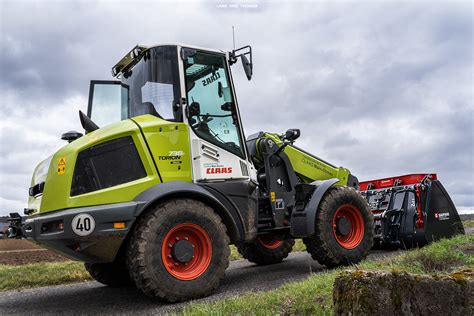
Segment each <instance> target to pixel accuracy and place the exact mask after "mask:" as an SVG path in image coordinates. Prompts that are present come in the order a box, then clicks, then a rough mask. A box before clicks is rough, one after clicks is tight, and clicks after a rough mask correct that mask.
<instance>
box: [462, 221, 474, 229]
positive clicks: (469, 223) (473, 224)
mask: <svg viewBox="0 0 474 316" xmlns="http://www.w3.org/2000/svg"><path fill="white" fill-rule="evenodd" d="M462 224H463V225H464V228H472V227H474V219H468V220H466V221H463V222H462Z"/></svg>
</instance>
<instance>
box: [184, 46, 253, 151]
mask: <svg viewBox="0 0 474 316" xmlns="http://www.w3.org/2000/svg"><path fill="white" fill-rule="evenodd" d="M184 64H185V78H186V90H187V102H188V104H190V105H191V104H192V103H195V104H199V108H200V114H198V115H193V116H192V117H191V118H190V124H191V126H192V128H193V130H194V131H195V132H196V134H197V135H198V136H199V137H201V138H203V139H205V140H207V141H209V142H211V143H213V144H215V145H217V146H219V147H221V148H224V149H226V150H228V151H230V152H232V153H234V154H236V155H238V156H241V157H243V156H244V153H243V150H242V141H241V137H240V128H239V122H238V118H237V113H236V110H235V107H234V106H233V104H234V100H233V97H232V93H231V88H230V81H229V78H228V72H227V68H226V62H225V56H222V55H217V54H209V53H201V52H197V53H196V54H195V55H193V56H191V57H188V58H187V59H186V60H185V62H184Z"/></svg>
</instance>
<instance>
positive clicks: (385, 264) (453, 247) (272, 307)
mask: <svg viewBox="0 0 474 316" xmlns="http://www.w3.org/2000/svg"><path fill="white" fill-rule="evenodd" d="M473 253H474V235H472V234H469V235H463V236H457V237H454V238H451V239H444V240H441V241H439V242H436V243H433V244H431V245H429V246H427V247H425V248H422V249H415V250H411V251H406V252H404V253H402V254H401V255H398V256H395V257H391V258H385V259H378V260H377V259H371V260H366V261H364V262H362V263H360V264H358V265H356V266H353V267H352V269H361V270H362V269H363V270H392V271H406V272H409V273H414V274H426V273H428V274H445V273H449V272H452V271H455V270H459V269H465V268H469V269H473V268H474V256H473ZM345 269H348V268H347V267H342V268H339V269H335V270H330V271H327V272H323V273H318V274H315V275H313V276H311V277H309V278H308V279H306V280H304V281H300V282H292V283H288V284H285V285H283V286H281V287H279V288H277V289H275V290H271V291H267V292H256V293H248V294H244V295H241V296H239V297H235V298H228V299H224V300H220V301H217V302H214V303H200V304H191V305H190V306H189V307H187V308H185V309H184V310H183V311H182V312H181V313H182V314H184V315H191V314H192V315H209V314H211V315H221V314H239V315H247V314H252V315H253V314H257V315H258V314H297V315H299V314H317V315H332V286H333V282H334V279H335V277H336V275H337V274H338V273H339V272H340V271H342V270H345Z"/></svg>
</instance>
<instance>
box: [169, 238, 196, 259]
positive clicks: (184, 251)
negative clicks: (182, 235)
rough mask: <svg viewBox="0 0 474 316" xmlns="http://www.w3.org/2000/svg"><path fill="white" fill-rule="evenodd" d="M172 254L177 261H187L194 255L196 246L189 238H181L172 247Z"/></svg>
mask: <svg viewBox="0 0 474 316" xmlns="http://www.w3.org/2000/svg"><path fill="white" fill-rule="evenodd" d="M171 255H172V256H173V257H174V259H175V260H176V261H179V262H181V263H187V262H189V261H191V259H192V258H193V257H194V247H193V245H192V244H191V243H190V242H189V241H187V240H180V241H178V242H177V243H175V244H174V245H173V248H171Z"/></svg>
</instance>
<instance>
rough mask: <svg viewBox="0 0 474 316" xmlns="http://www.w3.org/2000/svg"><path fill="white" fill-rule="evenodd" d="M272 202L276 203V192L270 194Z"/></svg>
mask: <svg viewBox="0 0 474 316" xmlns="http://www.w3.org/2000/svg"><path fill="white" fill-rule="evenodd" d="M270 200H271V201H272V203H275V192H270Z"/></svg>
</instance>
